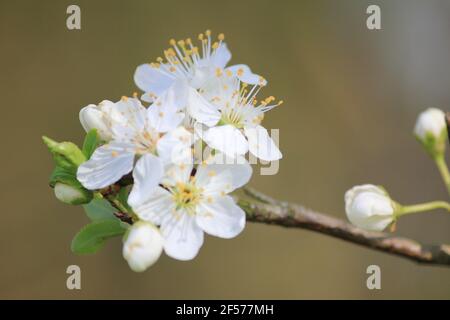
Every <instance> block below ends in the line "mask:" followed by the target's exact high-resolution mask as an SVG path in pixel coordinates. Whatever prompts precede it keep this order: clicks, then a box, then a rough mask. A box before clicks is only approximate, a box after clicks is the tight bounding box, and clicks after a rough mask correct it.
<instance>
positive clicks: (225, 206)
mask: <svg viewBox="0 0 450 320" xmlns="http://www.w3.org/2000/svg"><path fill="white" fill-rule="evenodd" d="M230 59H231V53H230V51H229V50H228V48H227V45H226V44H225V42H224V35H223V34H219V35H218V37H217V40H213V38H212V35H211V32H210V31H209V30H208V31H206V32H205V33H202V34H200V35H199V36H198V40H197V41H193V40H191V39H185V40H180V41H175V40H170V48H169V49H167V50H165V51H164V55H163V57H159V58H157V59H156V61H155V62H153V63H150V64H143V65H140V66H138V67H137V69H136V71H135V74H134V81H135V83H136V85H137V86H138V87H139V88H140V89H141V90H142V91H143V94H142V96H141V97H138V95H137V94H134V95H133V96H131V97H127V96H124V97H122V98H121V99H120V100H119V101H117V102H112V101H108V100H104V101H102V102H100V103H99V104H98V105H94V104H90V105H88V106H86V107H84V108H83V109H81V111H80V122H81V124H82V126H83V128H84V129H85V131H86V132H87V137H86V140H85V144H84V146H83V150H79V149H78V148H77V147H76V146H75V145H73V144H71V143H69V142H64V143H56V142H54V141H53V140H51V139H48V138H44V141H45V142H46V144H47V145H48V147H49V149H50V150H51V152H52V153H53V154H54V157H55V161H56V163H57V168H56V169H55V171H54V173H53V174H52V178H51V185H52V186H53V187H54V188H55V194H56V196H57V197H58V199H60V200H62V201H64V202H67V203H71V204H86V203H89V204H88V205H86V208H87V211H89V210H92V206H93V205H94V202H95V203H97V204H99V203H100V204H101V205H102V206H105V204H104V202H106V201H107V202H108V204H111V205H112V206H113V208H114V216H113V217H107V218H105V217H103V216H102V218H101V219H99V220H96V219H94V220H96V221H94V222H93V225H88V226H87V227H86V228H85V229H83V230H82V231H81V232H80V233H79V234H78V235H77V237H78V238H79V237H90V238H94V240H98V241H102V240H104V239H105V237H108V235H109V234H114V235H116V234H124V244H123V256H124V258H125V259H126V260H127V261H128V264H129V266H130V268H131V269H132V270H134V271H144V270H146V269H147V268H148V267H149V266H151V265H152V264H153V263H154V262H155V261H156V260H157V259H158V258H159V256H160V254H161V252H162V251H164V252H165V253H166V254H167V255H168V256H170V257H173V258H175V259H179V260H190V259H193V258H194V257H195V256H196V255H197V253H198V252H199V249H200V248H201V246H202V244H203V240H204V233H205V232H206V233H207V234H210V235H213V236H217V237H221V238H233V237H235V236H237V235H238V234H239V233H240V232H242V230H243V229H244V227H245V213H244V211H243V210H242V209H241V208H240V207H239V206H238V205H237V204H236V203H235V201H234V199H233V198H232V197H231V196H230V193H231V192H232V191H234V190H236V189H237V188H240V187H242V186H244V185H245V184H246V183H248V181H249V180H250V178H251V175H252V168H251V166H250V164H249V163H248V162H247V160H246V159H245V155H246V154H248V153H250V154H252V155H253V156H255V157H256V158H259V159H261V160H264V161H276V160H279V159H281V157H282V155H281V152H280V151H279V149H278V147H277V146H276V144H275V143H274V141H273V140H272V139H271V137H270V136H269V134H268V131H267V130H266V129H265V128H264V127H263V126H262V125H261V122H262V120H263V118H264V114H265V112H267V111H269V110H271V109H272V108H274V107H276V106H278V105H280V104H281V103H282V102H281V101H279V102H275V98H274V97H272V96H269V97H267V98H264V99H261V100H258V99H257V94H258V93H259V91H260V90H261V88H263V87H264V86H266V85H267V81H266V80H265V78H263V77H262V76H259V75H257V74H255V73H253V72H252V71H251V69H250V68H249V67H248V66H246V65H243V64H238V65H232V66H228V63H229V61H230ZM63 144H66V145H63ZM195 146H200V147H201V151H202V152H200V155H199V154H198V153H196V152H194V147H195ZM74 156H77V157H78V158H76V159H75V160H76V161H74V159H73V158H74ZM96 214H97V213H94V214H92V216H96ZM111 219H115V220H114V223H112V222H111ZM103 220H109V221H108V224H106V223H104V222H103ZM99 226H101V228H100V227H99ZM88 227H89V228H88ZM92 230H94V231H92ZM98 230H100V231H98ZM104 230H106V231H104ZM103 233H105V234H108V235H106V236H105V234H103ZM77 237H76V238H75V239H74V242H73V243H72V249H74V251H79V252H81V253H86V252H91V251H95V250H94V249H92V248H85V247H83V246H82V245H80V244H79V242H78V241H77V239H78V238H77ZM99 239H100V240H99ZM91 249H92V250H91ZM90 250H91V251H90Z"/></svg>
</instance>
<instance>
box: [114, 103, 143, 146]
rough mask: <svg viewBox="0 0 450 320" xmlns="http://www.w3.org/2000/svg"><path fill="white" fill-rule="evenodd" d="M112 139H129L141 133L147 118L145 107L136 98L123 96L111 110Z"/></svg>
mask: <svg viewBox="0 0 450 320" xmlns="http://www.w3.org/2000/svg"><path fill="white" fill-rule="evenodd" d="M111 119H112V133H113V138H114V140H119V141H130V140H131V139H132V138H134V136H135V135H137V134H139V133H141V132H142V131H143V130H144V128H145V124H146V120H147V109H145V108H144V106H143V105H142V103H141V102H140V101H139V100H138V99H136V98H123V99H121V100H120V101H118V102H116V104H115V107H114V108H113V109H112V110H111Z"/></svg>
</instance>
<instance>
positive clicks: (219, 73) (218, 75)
mask: <svg viewBox="0 0 450 320" xmlns="http://www.w3.org/2000/svg"><path fill="white" fill-rule="evenodd" d="M222 74H223V72H222V69H221V68H217V69H216V76H217V77H221V76H222Z"/></svg>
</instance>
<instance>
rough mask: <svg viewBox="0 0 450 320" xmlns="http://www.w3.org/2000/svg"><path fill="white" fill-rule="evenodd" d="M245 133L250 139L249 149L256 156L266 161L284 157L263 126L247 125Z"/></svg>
mask: <svg viewBox="0 0 450 320" xmlns="http://www.w3.org/2000/svg"><path fill="white" fill-rule="evenodd" d="M244 133H245V135H246V137H247V139H248V149H249V151H250V152H251V153H252V154H253V155H255V156H256V157H258V158H260V159H262V160H265V161H274V160H278V159H281V158H282V155H281V152H280V150H279V149H278V147H277V146H276V144H275V143H274V142H273V140H272V138H271V137H270V136H269V133H268V132H267V130H266V129H265V128H263V127H261V126H256V127H246V128H244Z"/></svg>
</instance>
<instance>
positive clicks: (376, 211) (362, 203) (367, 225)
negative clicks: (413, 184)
mask: <svg viewBox="0 0 450 320" xmlns="http://www.w3.org/2000/svg"><path fill="white" fill-rule="evenodd" d="M414 135H415V137H416V138H417V140H418V141H419V142H420V143H421V144H422V145H423V147H424V148H425V150H426V151H427V153H428V154H429V155H430V156H431V158H432V159H433V160H434V161H435V163H436V165H437V167H438V169H439V171H440V173H441V175H442V178H443V180H444V183H445V185H446V187H447V190H448V192H449V195H450V173H449V170H448V167H447V164H446V162H445V146H446V143H447V138H448V134H447V125H446V120H445V114H444V112H443V111H441V110H439V109H436V108H430V109H427V110H426V111H424V112H422V113H421V114H420V115H419V117H418V119H417V122H416V126H415V128H414ZM438 208H441V209H445V210H447V211H450V204H449V203H447V202H445V201H432V202H428V203H423V204H415V205H408V206H405V205H400V204H399V203H397V202H395V201H394V200H392V199H391V197H390V196H389V194H388V193H387V191H386V190H385V189H384V188H383V187H380V186H375V185H371V184H366V185H361V186H355V187H353V188H352V189H350V190H348V191H347V192H346V193H345V211H346V213H347V217H348V219H349V220H350V222H351V223H352V224H354V225H356V226H358V227H360V228H363V229H367V230H372V231H382V230H384V229H386V228H387V227H388V226H390V227H391V229H392V230H393V229H394V227H395V222H396V221H397V220H398V218H399V217H401V216H403V215H405V214H410V213H416V212H423V211H429V210H432V209H438Z"/></svg>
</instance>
